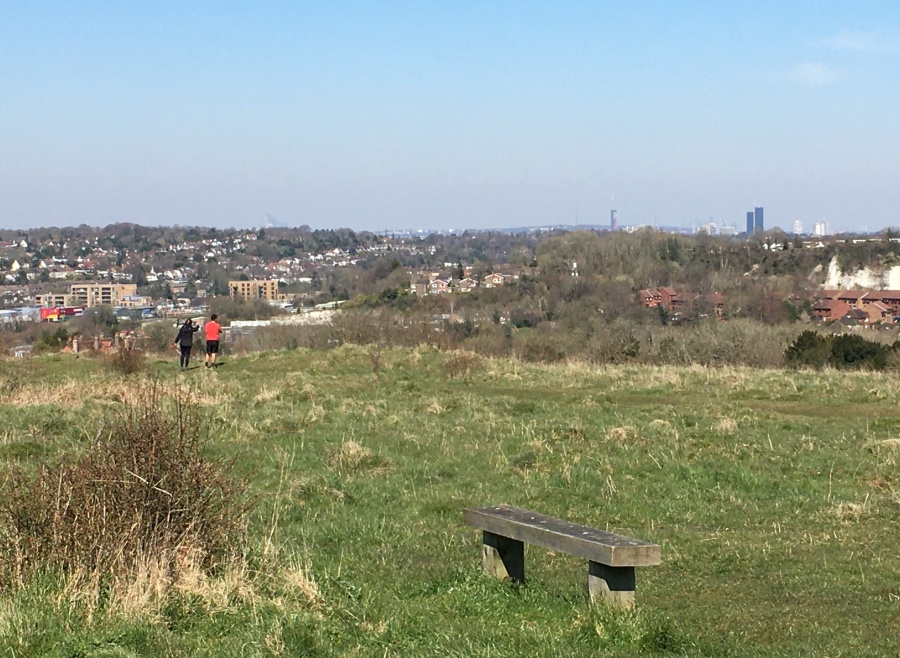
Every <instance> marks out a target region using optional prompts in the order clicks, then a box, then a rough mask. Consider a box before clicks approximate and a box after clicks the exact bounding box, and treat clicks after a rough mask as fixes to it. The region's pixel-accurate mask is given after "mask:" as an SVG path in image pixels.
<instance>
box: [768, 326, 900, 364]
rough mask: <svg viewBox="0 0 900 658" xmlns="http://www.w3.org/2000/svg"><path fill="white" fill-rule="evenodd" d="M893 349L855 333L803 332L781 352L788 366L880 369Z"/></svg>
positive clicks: (886, 362) (887, 360)
mask: <svg viewBox="0 0 900 658" xmlns="http://www.w3.org/2000/svg"><path fill="white" fill-rule="evenodd" d="M893 351H894V350H893V348H891V347H888V346H886V345H882V344H881V343H876V342H874V341H870V340H867V339H865V338H863V337H862V336H857V335H856V334H842V335H839V336H823V335H820V334H817V333H816V332H814V331H804V332H803V333H802V334H800V335H799V336H797V338H796V340H795V341H794V342H793V343H792V344H791V345H790V347H788V348H787V350H786V351H785V353H784V360H785V362H786V363H787V364H788V365H794V366H811V367H813V368H823V367H825V366H832V367H834V368H839V369H848V368H869V369H872V370H884V368H885V367H886V366H887V365H888V362H889V359H888V357H889V356H890V355H891V353H892V352H893Z"/></svg>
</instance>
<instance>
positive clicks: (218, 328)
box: [203, 313, 222, 368]
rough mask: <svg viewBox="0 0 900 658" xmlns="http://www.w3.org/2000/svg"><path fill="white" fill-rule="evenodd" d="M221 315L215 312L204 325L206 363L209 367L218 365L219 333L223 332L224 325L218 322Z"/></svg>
mask: <svg viewBox="0 0 900 658" xmlns="http://www.w3.org/2000/svg"><path fill="white" fill-rule="evenodd" d="M218 317H219V316H218V315H216V314H215V313H213V314H212V315H211V316H210V317H209V322H207V323H206V324H205V325H203V329H204V331H205V333H206V357H205V358H204V363H205V364H206V367H207V368H215V367H216V355H217V354H218V353H219V335H220V334H221V333H222V325H220V324H219V323H218V322H216V319H217V318H218Z"/></svg>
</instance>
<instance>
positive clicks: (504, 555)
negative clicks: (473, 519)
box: [481, 530, 525, 583]
mask: <svg viewBox="0 0 900 658" xmlns="http://www.w3.org/2000/svg"><path fill="white" fill-rule="evenodd" d="M481 551H482V561H483V562H484V570H485V572H486V573H488V574H490V575H491V576H493V577H494V578H499V579H500V580H512V581H514V582H517V583H524V582H525V543H524V542H520V541H517V540H515V539H509V538H508V537H504V536H503V535H495V534H494V533H493V532H488V531H487V530H485V531H484V533H483V535H482V548H481Z"/></svg>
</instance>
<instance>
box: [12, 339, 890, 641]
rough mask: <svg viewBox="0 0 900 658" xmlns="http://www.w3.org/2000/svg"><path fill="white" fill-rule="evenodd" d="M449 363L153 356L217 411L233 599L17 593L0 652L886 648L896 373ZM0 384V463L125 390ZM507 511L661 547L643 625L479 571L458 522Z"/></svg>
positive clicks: (61, 363) (58, 448)
mask: <svg viewBox="0 0 900 658" xmlns="http://www.w3.org/2000/svg"><path fill="white" fill-rule="evenodd" d="M454 358H456V359H457V363H456V364H453V363H451V364H450V366H449V367H448V365H447V362H448V360H452V359H454ZM473 358H474V357H473ZM458 360H459V357H453V356H452V355H444V354H440V353H437V352H433V351H431V350H404V351H400V350H398V351H390V352H384V353H381V354H380V355H377V356H374V357H373V355H372V353H370V352H369V351H367V350H366V349H365V348H353V347H344V348H340V349H337V350H333V351H331V352H328V353H312V352H277V353H265V354H259V355H254V356H250V357H245V358H235V359H230V360H228V361H227V362H226V363H225V364H224V366H223V367H222V368H220V369H219V370H218V371H216V372H208V371H205V370H203V369H198V370H194V371H191V372H189V373H187V374H185V375H180V374H177V373H176V372H175V368H174V366H173V365H172V364H171V363H166V362H162V361H159V362H156V363H154V364H152V370H153V371H154V372H155V373H156V374H158V375H159V376H161V377H163V378H165V379H166V380H167V381H171V382H172V384H173V385H175V384H176V382H188V383H190V385H191V386H192V389H193V391H194V395H195V397H196V399H197V400H198V401H199V402H201V403H202V404H205V405H207V406H209V408H210V412H211V415H212V416H214V417H215V419H216V423H217V426H218V427H219V429H218V431H217V434H216V444H215V449H216V450H219V451H221V452H222V453H223V454H226V455H233V454H239V455H240V456H241V464H242V465H244V466H246V467H247V469H248V471H251V478H252V482H253V490H254V491H255V492H257V493H258V494H260V505H259V507H258V510H257V512H256V514H255V515H254V518H253V524H252V529H253V532H252V535H253V541H254V546H253V547H252V550H251V551H250V552H249V555H248V564H249V571H248V572H247V573H245V574H243V575H242V576H241V579H242V581H243V584H242V585H241V586H234V587H232V588H231V589H228V590H227V592H226V595H224V598H223V597H219V599H216V598H215V597H211V596H209V595H204V594H203V593H202V592H200V590H197V591H195V592H182V593H181V594H179V595H177V596H175V595H173V596H171V597H170V598H169V601H168V603H167V604H166V605H165V606H164V607H163V608H161V609H159V610H153V611H150V612H145V613H144V614H131V615H128V616H111V615H108V614H103V613H102V612H100V613H97V614H95V615H93V617H91V618H88V617H87V616H86V615H85V612H84V610H83V609H81V608H79V607H78V606H77V605H68V604H60V603H58V602H56V601H57V600H58V599H59V597H58V596H56V593H57V592H58V586H57V585H56V584H55V583H54V582H51V581H49V580H48V582H43V583H35V584H33V585H32V586H31V587H30V588H29V589H28V590H26V591H24V592H18V593H16V594H8V595H6V596H5V598H3V599H0V651H5V655H7V654H8V655H16V656H19V655H21V656H26V655H66V656H70V655H83V656H114V655H115V656H119V655H121V656H133V655H141V656H157V655H173V656H176V655H183V656H200V655H209V656H229V655H234V656H239V655H240V656H253V655H310V656H344V655H358V656H383V655H396V656H519V655H529V656H578V655H585V656H587V655H596V654H598V653H601V652H602V653H603V654H604V655H622V656H632V655H634V656H637V655H646V654H647V653H650V652H653V651H665V650H669V651H673V652H674V653H675V654H680V653H684V654H689V655H695V654H703V655H736V656H748V655H750V656H753V655H759V656H779V655H783V656H796V655H803V654H810V655H812V654H815V655H829V656H842V655H847V656H849V655H854V656H855V655H885V656H889V655H897V654H898V653H900V637H898V633H897V631H898V630H900V624H898V621H897V620H898V618H900V561H898V560H897V559H896V556H897V549H896V547H897V545H898V542H900V524H898V521H900V494H894V493H893V492H894V490H896V489H897V488H898V487H900V471H898V466H897V458H898V456H900V445H897V444H898V443H900V408H898V401H900V400H898V398H900V384H898V383H897V382H896V381H895V380H894V379H893V378H892V377H891V376H890V375H880V374H863V373H855V374H842V373H833V372H832V373H824V374H823V373H787V372H773V371H752V370H735V369H722V370H707V369H700V368H697V369H675V368H661V369H652V368H645V367H641V368H631V367H625V366H622V367H603V368H588V367H585V366H577V365H574V366H554V367H533V366H523V365H521V364H517V363H513V362H508V361H503V362H493V361H479V362H478V363H479V364H480V367H479V368H477V369H476V370H475V371H474V372H473V373H472V374H470V375H468V376H466V377H450V376H449V375H448V373H449V372H454V371H455V370H456V369H457V368H458V366H459V362H458ZM2 367H3V370H2V371H0V372H2V376H0V414H2V415H3V416H4V418H7V419H9V422H5V423H4V428H3V429H0V454H2V455H3V456H4V457H5V458H6V460H7V461H9V462H18V463H26V464H28V463H33V462H34V461H35V460H36V459H37V458H39V457H45V458H51V459H52V458H53V457H55V456H57V455H59V454H63V453H70V452H72V451H75V450H80V449H83V447H84V446H85V445H86V444H87V443H88V442H89V440H90V439H91V438H92V437H93V435H94V434H95V433H96V430H97V427H98V425H99V418H100V414H101V413H102V411H103V409H104V408H106V407H107V406H108V405H109V404H110V403H111V402H110V399H111V398H112V399H115V398H119V399H121V398H122V397H123V396H125V395H129V394H131V393H130V391H134V390H139V387H140V382H139V380H137V379H135V378H134V377H131V378H122V377H120V376H117V375H113V374H110V373H108V372H106V371H104V370H103V369H102V367H101V366H100V364H97V363H96V362H92V361H86V360H83V359H82V360H78V361H76V360H74V359H69V358H60V357H57V358H49V359H36V360H34V361H32V362H30V363H29V364H28V365H27V367H26V366H24V365H22V364H16V363H10V362H5V363H3V364H2ZM251 469H252V470H251ZM500 502H506V503H510V504H515V505H520V506H522V507H528V508H532V509H535V510H538V511H541V512H544V513H546V514H551V515H556V516H560V517H564V518H568V519H571V520H574V521H578V522H581V523H585V524H588V525H594V526H597V527H601V528H608V529H610V530H614V531H619V532H622V533H625V534H630V535H633V536H636V537H639V538H641V539H645V540H650V541H655V542H658V543H660V544H661V545H662V546H663V564H662V565H661V566H659V567H650V568H645V569H639V570H638V610H637V612H636V613H634V614H630V615H621V614H619V615H617V614H610V613H609V612H606V611H602V610H601V611H599V612H598V611H594V610H592V609H591V608H590V606H589V603H588V599H587V592H586V584H585V581H586V565H585V564H584V563H583V562H582V561H580V560H578V559H576V558H572V557H571V556H567V555H554V554H550V553H548V552H547V551H544V550H542V549H538V548H531V549H527V550H526V574H527V576H528V578H529V583H528V585H527V586H526V587H524V588H512V587H510V586H508V585H506V584H503V583H499V582H494V581H491V580H490V579H488V578H487V577H485V576H483V575H482V573H481V571H480V537H479V536H478V533H477V532H476V531H474V530H472V529H470V528H467V527H465V526H463V525H462V523H461V516H462V509H463V507H466V506H477V505H484V504H493V503H500ZM304 573H305V575H306V580H304V579H303V578H300V577H299V576H298V574H304ZM309 578H311V579H312V581H314V582H312V581H310V580H309ZM298 583H299V584H298ZM313 586H317V588H318V596H316V595H315V592H313V593H312V594H310V592H309V590H310V589H311V588H313Z"/></svg>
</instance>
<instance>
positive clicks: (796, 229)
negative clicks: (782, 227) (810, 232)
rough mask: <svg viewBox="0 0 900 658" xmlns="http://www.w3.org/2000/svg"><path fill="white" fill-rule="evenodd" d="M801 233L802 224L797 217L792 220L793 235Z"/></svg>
mask: <svg viewBox="0 0 900 658" xmlns="http://www.w3.org/2000/svg"><path fill="white" fill-rule="evenodd" d="M802 234H803V224H802V222H801V221H800V220H799V219H798V220H797V221H795V222H794V235H802Z"/></svg>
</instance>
